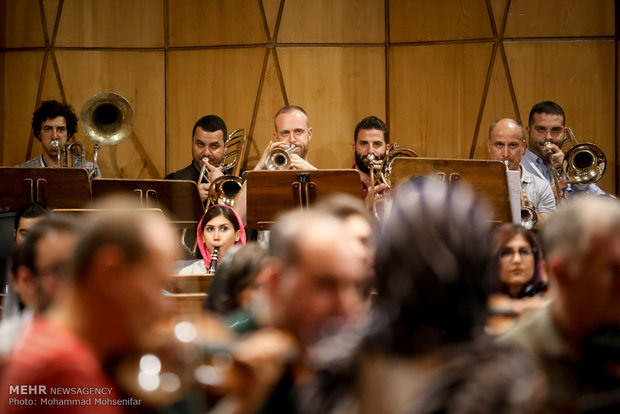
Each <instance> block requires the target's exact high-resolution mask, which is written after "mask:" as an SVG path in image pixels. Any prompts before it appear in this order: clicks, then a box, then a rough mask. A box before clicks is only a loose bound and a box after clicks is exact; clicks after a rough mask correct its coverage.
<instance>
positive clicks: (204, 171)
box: [196, 157, 209, 184]
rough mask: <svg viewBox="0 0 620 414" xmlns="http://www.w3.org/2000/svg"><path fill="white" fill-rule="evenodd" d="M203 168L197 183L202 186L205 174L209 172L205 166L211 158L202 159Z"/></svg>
mask: <svg viewBox="0 0 620 414" xmlns="http://www.w3.org/2000/svg"><path fill="white" fill-rule="evenodd" d="M202 161H203V164H202V168H201V169H200V176H198V181H196V183H197V184H202V179H203V178H205V173H206V172H207V165H206V164H205V162H209V157H202Z"/></svg>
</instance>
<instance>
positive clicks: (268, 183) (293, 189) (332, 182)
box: [246, 170, 363, 230]
mask: <svg viewBox="0 0 620 414" xmlns="http://www.w3.org/2000/svg"><path fill="white" fill-rule="evenodd" d="M246 185H247V223H248V227H251V228H255V229H257V230H267V229H269V227H270V225H271V224H272V223H273V222H274V219H275V216H276V215H277V214H278V213H280V212H283V211H286V210H290V209H293V208H297V207H307V206H310V205H312V204H313V203H314V202H315V201H316V200H320V199H321V198H324V197H325V196H327V195H330V194H333V193H346V194H350V195H352V196H354V197H357V198H360V199H363V192H362V183H361V180H360V175H359V173H358V172H357V171H355V170H313V171H297V170H286V171H250V172H248V173H247V177H246Z"/></svg>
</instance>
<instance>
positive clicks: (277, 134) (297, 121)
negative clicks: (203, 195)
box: [234, 105, 317, 224]
mask: <svg viewBox="0 0 620 414" xmlns="http://www.w3.org/2000/svg"><path fill="white" fill-rule="evenodd" d="M274 126H275V131H274V133H273V138H274V139H273V140H272V141H270V142H269V145H267V148H265V151H263V155H262V156H261V157H260V160H258V163H257V164H256V166H255V167H254V171H259V170H267V169H270V168H268V164H270V163H269V158H271V156H272V152H273V151H274V150H276V149H278V148H279V149H281V150H285V151H286V153H287V154H288V158H289V161H288V164H287V168H288V169H292V170H316V169H317V168H316V167H315V166H314V165H312V164H310V163H309V162H308V160H307V158H308V148H309V146H310V140H311V139H312V127H311V126H310V119H309V118H308V114H307V113H306V111H305V110H304V109H303V108H301V107H299V106H294V105H288V106H285V107H283V108H280V110H279V111H278V112H277V113H276V116H275V117H274ZM246 203H247V187H246V186H245V184H244V185H243V188H242V189H241V191H239V194H238V195H237V197H236V198H235V204H234V206H235V210H237V212H238V213H239V215H240V216H241V218H242V219H243V223H244V224H245V223H246V218H247V206H246Z"/></svg>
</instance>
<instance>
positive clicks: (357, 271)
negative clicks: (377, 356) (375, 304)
mask: <svg viewBox="0 0 620 414" xmlns="http://www.w3.org/2000/svg"><path fill="white" fill-rule="evenodd" d="M269 241H270V244H269V252H270V256H271V260H270V263H269V266H267V267H266V275H265V283H264V293H265V294H266V295H267V301H268V307H269V311H270V315H269V317H270V319H271V321H270V322H271V324H272V325H274V326H275V327H278V328H280V329H284V330H287V331H290V332H291V333H293V334H294V335H295V336H296V337H297V338H298V339H299V340H301V341H302V342H303V343H305V344H310V343H314V342H315V341H316V340H318V339H320V338H321V337H322V336H323V335H325V334H330V333H333V332H334V331H335V330H337V329H339V328H341V327H342V326H343V325H345V324H347V323H351V322H354V321H357V320H358V318H361V317H362V316H363V313H364V309H365V301H366V295H367V294H368V288H369V285H370V282H371V277H370V275H369V274H368V268H367V266H366V265H365V263H364V256H365V254H366V252H365V250H364V248H363V246H362V244H361V243H360V242H359V240H356V239H355V238H354V237H353V236H352V235H351V234H350V233H347V232H346V231H345V230H344V224H343V222H342V221H341V220H339V219H337V218H336V217H334V216H333V215H331V214H326V213H323V212H319V211H313V210H295V211H291V212H288V213H286V214H284V215H282V216H280V217H278V218H277V220H276V223H275V224H274V226H273V227H272V229H271V235H270V240H269Z"/></svg>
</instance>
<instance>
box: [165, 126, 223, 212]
mask: <svg viewBox="0 0 620 414" xmlns="http://www.w3.org/2000/svg"><path fill="white" fill-rule="evenodd" d="M227 137H228V131H227V129H226V124H225V123H224V120H223V119H222V118H220V117H219V116H217V115H206V116H203V117H202V118H200V119H199V120H198V121H196V123H195V124H194V129H193V130H192V163H191V164H190V165H188V166H187V167H185V168H183V169H182V170H179V171H175V172H173V173H171V174H168V175H167V176H166V180H192V181H196V182H198V179H199V178H200V171H201V169H202V166H203V165H204V166H205V167H206V170H205V174H204V178H203V180H202V182H201V183H198V184H199V185H198V188H199V191H200V199H201V200H202V202H203V203H204V201H205V200H206V199H207V196H208V194H209V186H210V185H211V183H212V182H213V181H215V180H216V179H217V178H219V177H221V176H223V175H224V173H223V172H222V171H220V169H219V165H220V163H221V162H222V159H223V158H224V149H225V142H226V138H227ZM205 157H206V158H207V160H205V159H204V158H205Z"/></svg>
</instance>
